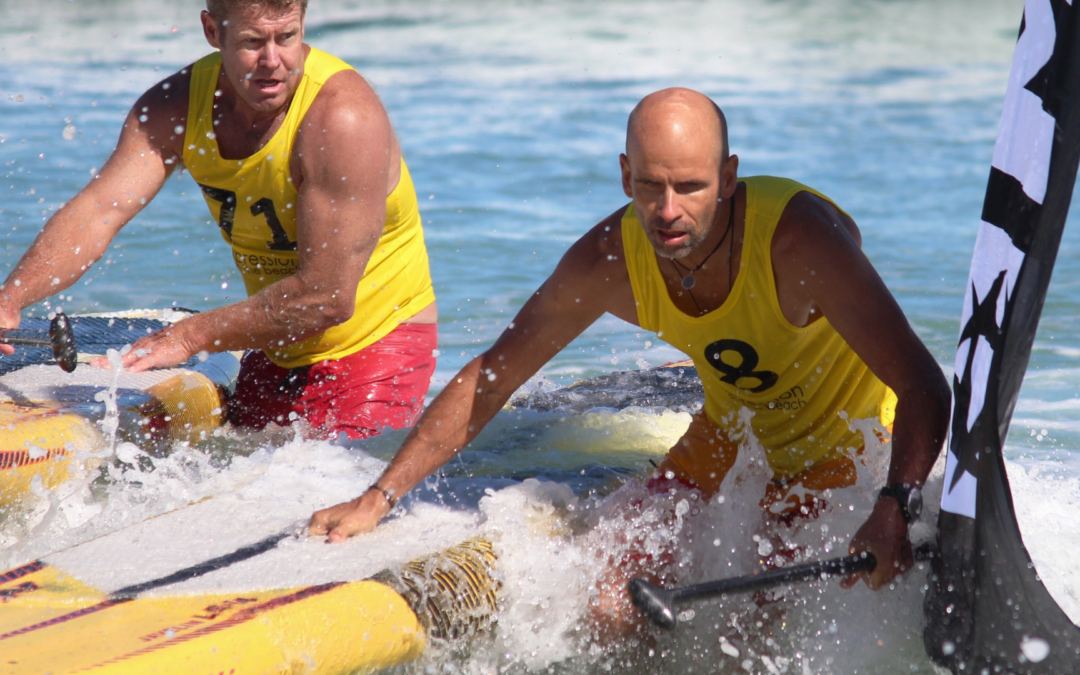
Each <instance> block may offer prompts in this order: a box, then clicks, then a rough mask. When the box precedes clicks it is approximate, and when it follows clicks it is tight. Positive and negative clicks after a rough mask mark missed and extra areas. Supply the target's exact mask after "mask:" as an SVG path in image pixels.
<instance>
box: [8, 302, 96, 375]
mask: <svg viewBox="0 0 1080 675" xmlns="http://www.w3.org/2000/svg"><path fill="white" fill-rule="evenodd" d="M0 342H2V343H4V344H7V345H14V346H17V347H50V348H52V353H53V358H55V359H56V363H57V364H58V365H59V366H60V367H61V368H62V369H63V370H64V372H67V373H70V372H72V371H74V370H75V366H76V365H78V362H79V354H78V350H77V349H76V347H75V332H74V331H73V330H72V329H71V322H70V321H68V318H67V316H65V315H64V313H63V312H57V313H56V316H54V317H53V319H52V321H50V322H49V332H48V333H47V334H46V333H45V331H36V330H18V329H15V330H3V331H0Z"/></svg>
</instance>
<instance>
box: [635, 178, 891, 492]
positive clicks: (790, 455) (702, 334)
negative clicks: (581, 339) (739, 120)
mask: <svg viewBox="0 0 1080 675" xmlns="http://www.w3.org/2000/svg"><path fill="white" fill-rule="evenodd" d="M740 182H743V183H745V184H746V229H745V233H744V235H743V249H742V263H741V265H740V269H739V275H738V277H737V278H736V280H735V285H734V287H733V288H732V292H731V295H730V296H729V297H728V298H727V300H726V301H725V302H724V304H723V305H722V306H721V307H719V308H718V309H716V310H714V311H712V312H710V313H708V314H706V315H705V316H702V317H691V316H688V315H686V314H684V313H683V312H682V311H681V310H679V309H678V308H677V307H675V304H674V303H673V302H672V301H671V298H670V296H669V295H668V291H667V288H666V286H665V283H664V278H663V276H662V275H661V274H660V267H659V264H658V262H657V260H656V254H655V253H654V251H653V248H652V245H651V244H649V240H648V239H647V238H646V236H645V232H644V230H643V229H642V227H641V223H640V221H639V220H638V218H637V214H636V213H635V211H634V205H633V204H631V205H630V207H629V208H628V209H627V210H626V213H625V215H624V216H623V219H622V235H623V247H624V249H625V255H626V267H627V270H628V271H629V273H630V282H631V284H632V286H633V289H634V299H635V301H636V302H637V309H638V321H639V322H640V323H641V327H642V328H645V329H647V330H651V331H655V332H656V334H657V336H658V337H659V338H660V339H662V340H664V341H665V342H667V343H668V344H670V345H671V346H673V347H675V348H677V349H679V350H681V351H683V352H685V353H686V354H687V355H689V356H690V358H692V359H693V361H694V365H695V366H696V367H697V371H698V375H699V376H700V377H701V382H702V384H703V385H704V387H705V414H706V415H707V416H708V418H709V420H710V421H711V422H712V423H713V424H715V425H717V426H719V427H721V428H726V429H729V430H732V431H735V430H736V427H735V424H736V422H737V420H738V416H737V414H735V413H737V412H738V411H739V410H740V409H742V408H748V409H749V410H750V411H752V412H753V417H752V418H751V427H752V429H753V432H754V435H755V436H756V437H757V438H758V440H759V441H761V444H762V446H763V447H764V448H765V455H766V459H767V460H768V462H769V465H770V466H771V467H772V469H773V471H775V472H776V473H777V474H779V475H781V476H791V475H794V474H796V473H799V472H800V471H803V470H805V469H807V468H809V467H812V466H817V465H818V464H821V463H823V462H827V461H830V460H833V459H837V458H839V457H841V456H843V455H845V454H848V453H850V451H851V450H849V449H856V450H857V449H860V448H862V447H863V446H864V444H865V443H864V441H863V438H862V435H861V433H859V432H857V431H854V430H852V429H851V427H850V426H849V425H848V420H852V419H865V418H877V419H878V420H880V421H881V422H882V424H884V425H886V426H887V425H889V424H891V423H892V415H893V411H894V408H895V401H896V399H895V396H894V395H893V394H892V392H891V390H889V389H888V388H887V387H885V385H884V384H882V383H881V381H880V380H878V378H877V377H875V376H874V374H873V373H872V372H870V369H869V368H868V367H867V366H866V364H864V363H863V362H862V360H861V359H860V358H859V357H858V356H857V355H856V354H855V352H854V351H852V349H851V348H850V347H849V346H848V345H847V343H846V342H844V340H843V338H841V337H840V335H839V334H838V333H837V332H836V330H835V329H834V328H833V327H832V326H831V325H829V322H828V320H827V319H825V318H821V319H818V320H817V321H814V322H813V323H811V324H810V325H808V326H806V327H804V328H799V327H797V326H793V325H792V324H791V323H789V322H788V321H787V319H786V318H785V317H784V315H783V313H782V312H781V311H780V303H779V301H778V300H777V296H776V284H775V282H774V280H773V268H772V254H771V243H772V236H773V232H774V231H775V230H776V225H777V223H778V222H779V220H780V215H781V214H782V213H783V211H784V207H785V206H787V203H788V201H789V200H790V199H791V198H792V197H793V196H794V195H795V194H797V193H798V192H801V191H804V190H805V191H807V192H810V193H812V194H815V195H818V196H819V197H822V198H823V199H828V198H827V197H825V196H824V195H821V194H820V193H818V192H816V191H814V190H811V189H810V188H807V187H806V186H804V185H800V184H799V183H796V182H795V181H792V180H787V179H783V178H772V177H768V176H757V177H752V178H746V179H743V180H742V181H740Z"/></svg>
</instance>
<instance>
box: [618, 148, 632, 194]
mask: <svg viewBox="0 0 1080 675" xmlns="http://www.w3.org/2000/svg"><path fill="white" fill-rule="evenodd" d="M619 167H620V168H621V169H622V189H623V192H625V193H626V196H627V197H629V198H630V199H633V198H634V182H633V176H632V175H631V174H630V158H629V157H627V156H626V155H625V154H621V155H619Z"/></svg>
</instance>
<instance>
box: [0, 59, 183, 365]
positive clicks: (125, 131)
mask: <svg viewBox="0 0 1080 675" xmlns="http://www.w3.org/2000/svg"><path fill="white" fill-rule="evenodd" d="M175 79H176V76H174V77H173V78H170V79H169V80H167V82H170V81H172V80H175ZM169 89H170V88H162V87H161V86H157V87H155V88H154V89H151V90H150V91H148V92H147V93H145V94H143V96H142V97H141V98H140V99H139V100H138V102H136V104H135V107H134V108H132V110H131V112H129V113H128V116H127V119H126V120H125V121H124V126H123V128H122V129H121V131H120V140H119V141H118V142H117V145H116V149H115V150H113V153H112V155H111V156H110V157H109V159H108V161H107V162H106V163H105V165H104V166H103V167H102V169H101V171H100V172H98V174H97V175H96V176H94V178H93V179H92V180H91V181H90V183H89V185H87V186H86V187H85V188H83V189H82V191H80V192H79V194H77V195H76V196H75V197H74V198H72V200H71V201H69V202H68V203H67V204H65V205H64V206H63V208H61V209H60V210H59V211H57V212H56V214H55V215H53V217H52V218H50V219H49V222H47V223H46V224H45V227H44V229H42V231H41V233H40V234H38V236H37V239H35V240H34V243H33V244H32V245H31V246H30V248H29V249H28V250H27V251H26V253H25V254H23V257H22V259H21V260H19V262H18V264H17V265H16V266H15V269H14V270H13V271H12V272H11V274H10V275H8V278H7V281H5V282H4V285H3V286H0V328H17V327H18V325H19V320H20V313H21V312H22V310H23V308H25V307H28V306H30V305H32V304H34V303H36V302H39V301H41V300H43V299H45V298H47V297H49V296H50V295H53V294H55V293H59V292H60V291H62V290H64V289H66V288H67V287H69V286H71V285H72V284H74V283H75V282H76V281H78V280H79V278H80V277H81V276H82V275H83V274H84V273H85V272H86V270H88V269H90V267H91V266H92V265H93V264H94V263H95V262H97V261H98V260H99V259H100V258H101V256H102V255H104V253H105V250H106V249H107V248H108V246H109V243H110V242H111V241H112V239H113V237H115V236H116V233H117V232H119V231H120V228H122V227H123V226H124V225H126V224H127V223H128V222H129V221H130V220H131V219H132V218H134V217H135V215H136V214H138V213H139V211H141V210H142V209H143V207H144V205H146V204H147V203H148V202H149V201H150V200H152V199H153V198H154V196H155V195H157V193H158V191H159V190H160V189H161V186H162V185H164V184H165V181H166V179H168V177H169V175H170V174H171V173H172V170H173V168H174V167H175V166H176V164H177V161H178V157H177V156H176V153H175V152H174V150H173V149H172V148H171V147H170V146H171V145H177V146H178V145H179V143H182V142H183V138H181V139H180V140H179V142H177V141H176V137H175V132H174V131H173V130H172V126H175V124H176V122H175V121H170V120H168V119H167V118H168V117H170V116H171V115H170V114H169V113H168V112H166V111H168V110H169V109H170V107H175V106H174V101H175V99H176V94H175V93H174V94H169V93H168V92H169ZM144 110H146V111H147V112H143V111H144ZM170 138H171V139H172V140H171V141H170ZM0 351H2V352H4V353H8V354H10V353H12V348H11V347H9V346H7V345H0Z"/></svg>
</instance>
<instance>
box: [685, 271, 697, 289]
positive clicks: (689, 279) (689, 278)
mask: <svg viewBox="0 0 1080 675" xmlns="http://www.w3.org/2000/svg"><path fill="white" fill-rule="evenodd" d="M695 284H697V280H696V279H694V275H693V274H687V275H686V276H685V277H683V278H682V287H683V288H685V289H686V290H690V289H691V288H693V287H694V285H695Z"/></svg>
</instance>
